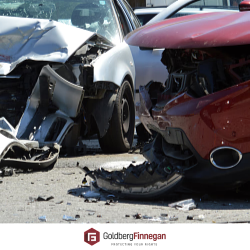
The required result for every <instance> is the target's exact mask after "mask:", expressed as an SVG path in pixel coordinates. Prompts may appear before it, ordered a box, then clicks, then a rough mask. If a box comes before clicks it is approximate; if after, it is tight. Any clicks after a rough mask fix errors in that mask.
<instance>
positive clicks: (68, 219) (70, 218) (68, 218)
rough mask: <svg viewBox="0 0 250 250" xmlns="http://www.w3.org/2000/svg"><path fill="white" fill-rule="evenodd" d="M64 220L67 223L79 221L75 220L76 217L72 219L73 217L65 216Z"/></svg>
mask: <svg viewBox="0 0 250 250" xmlns="http://www.w3.org/2000/svg"><path fill="white" fill-rule="evenodd" d="M63 220H66V221H76V220H77V219H76V218H74V217H71V216H67V215H64V216H63Z"/></svg>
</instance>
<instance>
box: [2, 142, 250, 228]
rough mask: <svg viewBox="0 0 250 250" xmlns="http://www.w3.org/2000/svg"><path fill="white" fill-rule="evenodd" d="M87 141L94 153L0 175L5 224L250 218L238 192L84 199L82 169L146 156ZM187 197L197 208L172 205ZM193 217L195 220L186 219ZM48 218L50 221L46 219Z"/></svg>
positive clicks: (116, 164)
mask: <svg viewBox="0 0 250 250" xmlns="http://www.w3.org/2000/svg"><path fill="white" fill-rule="evenodd" d="M85 143H87V146H88V147H89V148H91V150H92V151H91V152H89V153H88V154H87V155H84V156H80V157H67V155H65V156H63V157H61V158H60V159H59V160H58V162H57V163H56V165H55V166H54V168H53V169H52V170H50V171H45V172H31V173H15V174H14V175H12V176H7V177H6V176H5V177H3V178H0V187H1V193H0V200H1V203H0V223H230V222H231V223H243V222H248V221H250V214H249V213H250V210H249V209H250V202H249V201H250V198H249V200H248V197H249V196H248V195H245V196H239V195H237V194H236V193H234V194H228V195H217V196H214V195H207V194H203V195H197V194H196V195H195V194H188V195H173V196H172V197H170V198H167V199H161V200H157V201H132V200H122V199H118V201H117V202H111V203H108V204H107V202H106V200H107V197H106V196H105V195H104V196H103V195H102V196H101V200H100V201H98V202H85V198H83V197H81V193H82V192H83V190H85V189H88V187H82V186H81V185H82V180H83V179H84V174H83V172H82V171H81V167H84V166H87V167H89V168H90V169H96V168H99V167H103V168H106V169H114V168H122V167H126V166H129V164H130V163H134V164H140V163H142V162H143V161H144V160H145V159H144V158H143V156H142V155H140V154H138V153H137V154H118V155H104V154H102V153H101V151H100V149H99V144H98V142H97V140H92V141H86V142H85ZM88 181H89V180H88ZM88 183H90V182H88ZM89 189H90V188H89ZM39 196H40V198H39ZM187 198H193V199H194V200H195V201H196V203H197V208H196V209H194V210H191V211H180V210H177V209H175V208H170V207H168V204H169V203H172V202H175V201H178V200H181V199H187ZM43 199H44V200H43ZM46 199H47V200H46ZM39 200H41V201H39ZM41 216H44V217H41ZM192 217H194V218H196V220H188V219H187V218H192ZM39 218H40V219H41V220H40V219H39ZM44 219H45V220H46V222H43V221H42V220H44ZM67 219H68V220H72V219H76V220H75V221H74V220H73V221H68V220H67Z"/></svg>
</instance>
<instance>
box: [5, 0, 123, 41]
mask: <svg viewBox="0 0 250 250" xmlns="http://www.w3.org/2000/svg"><path fill="white" fill-rule="evenodd" d="M0 15H1V16H15V17H25V18H41V19H52V20H55V21H58V22H62V23H65V24H68V25H72V26H76V27H79V28H82V29H86V30H89V31H92V32H96V33H98V34H100V35H102V36H104V37H106V38H107V39H108V40H110V41H111V42H112V43H113V44H117V43H119V42H120V33H119V27H118V22H117V19H116V17H115V12H114V9H113V8H112V5H111V3H110V0H81V1H80V0H76V1H74V0H73V1H69V0H0Z"/></svg>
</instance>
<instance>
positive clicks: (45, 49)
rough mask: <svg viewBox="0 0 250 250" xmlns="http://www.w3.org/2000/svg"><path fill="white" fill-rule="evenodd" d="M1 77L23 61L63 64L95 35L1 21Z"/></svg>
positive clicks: (37, 22)
mask: <svg viewBox="0 0 250 250" xmlns="http://www.w3.org/2000/svg"><path fill="white" fill-rule="evenodd" d="M0 23H1V24H2V25H0V75H7V74H8V73H10V72H11V71H12V70H13V69H14V68H15V67H16V65H17V64H19V63H21V62H23V61H25V60H29V59H30V60H35V61H51V62H60V63H65V62H66V61H67V59H68V58H69V57H70V56H71V55H72V54H73V53H74V52H75V51H76V50H77V49H78V48H79V47H80V46H81V45H82V44H83V43H84V42H85V41H87V40H88V39H89V38H90V37H92V36H93V35H94V33H92V32H89V31H86V30H83V29H79V28H76V27H73V26H69V25H66V24H62V23H59V22H56V21H52V20H44V19H31V18H30V19H29V18H17V17H4V16H1V17H0Z"/></svg>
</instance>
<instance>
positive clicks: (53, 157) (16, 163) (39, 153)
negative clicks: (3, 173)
mask: <svg viewBox="0 0 250 250" xmlns="http://www.w3.org/2000/svg"><path fill="white" fill-rule="evenodd" d="M13 147H14V145H13ZM13 147H12V151H14V153H15V150H17V151H20V150H23V157H22V158H21V159H20V158H19V159H17V158H16V157H15V156H14V157H13V156H12V155H13V152H11V154H10V155H8V152H6V155H5V157H4V158H2V159H1V162H0V168H3V167H6V166H8V167H13V168H16V169H23V170H28V169H32V170H40V169H45V168H49V167H53V166H54V164H55V163H56V161H57V158H58V156H59V151H60V146H59V145H58V144H54V145H52V146H50V147H47V146H46V147H43V148H33V149H32V150H28V151H27V150H25V149H24V148H18V149H16V148H13ZM25 151H26V154H25ZM19 154H20V152H19ZM28 157H29V158H28Z"/></svg>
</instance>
